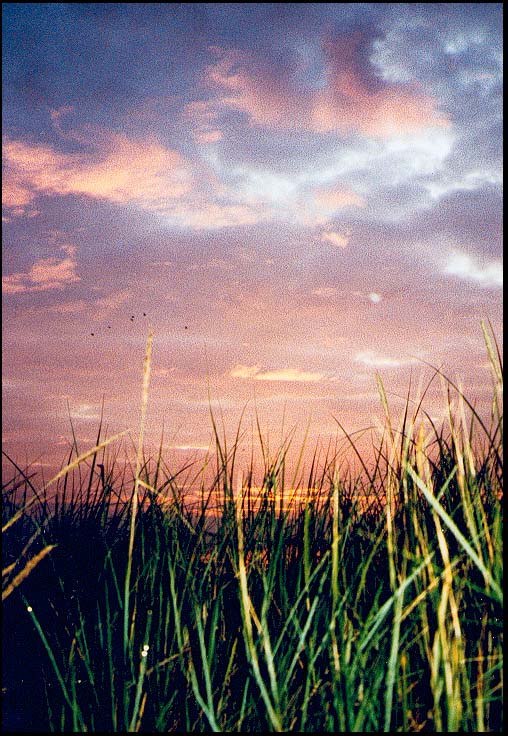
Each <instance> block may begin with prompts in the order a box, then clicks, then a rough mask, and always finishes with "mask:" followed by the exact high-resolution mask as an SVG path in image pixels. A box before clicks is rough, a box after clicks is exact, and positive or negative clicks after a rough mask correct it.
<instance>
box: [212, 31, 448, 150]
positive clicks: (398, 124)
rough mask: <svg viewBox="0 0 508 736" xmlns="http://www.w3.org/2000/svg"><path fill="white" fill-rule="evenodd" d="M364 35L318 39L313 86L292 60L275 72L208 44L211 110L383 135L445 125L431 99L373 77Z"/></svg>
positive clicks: (296, 126) (274, 124)
mask: <svg viewBox="0 0 508 736" xmlns="http://www.w3.org/2000/svg"><path fill="white" fill-rule="evenodd" d="M366 40H368V39H366V37H365V35H364V34H362V33H360V32H357V33H354V34H351V35H349V36H342V37H338V38H336V39H334V40H333V41H331V40H328V41H323V43H322V48H321V54H322V57H323V66H324V73H323V74H322V77H323V79H324V84H320V85H316V88H315V89H304V88H302V87H301V85H298V84H297V81H298V80H297V79H295V78H294V75H293V77H292V76H291V70H292V65H291V64H287V65H286V67H285V68H284V71H283V72H281V71H280V69H277V70H276V71H275V70H274V68H273V67H269V66H268V65H267V64H262V63H260V62H256V61H255V60H254V58H253V57H252V56H249V55H248V54H246V53H245V52H241V51H239V50H237V49H233V50H224V49H221V48H218V47H212V48H211V51H212V53H213V54H214V55H215V56H216V57H217V60H216V61H215V62H214V63H212V64H210V65H209V66H208V67H207V68H206V70H205V84H206V85H208V86H209V87H210V88H212V89H215V90H217V93H218V95H219V96H218V97H216V98H215V100H214V102H215V105H216V108H217V109H218V110H221V109H222V110H227V109H229V110H235V111H238V112H243V113H245V114H246V115H247V116H248V118H249V121H250V123H251V124H253V125H259V126H263V127H267V128H278V129H281V130H302V131H308V132H314V133H340V134H348V133H357V134H360V135H362V136H367V137H373V138H390V137H393V136H400V135H404V134H407V133H414V132H415V131H420V130H422V129H425V128H428V127H446V126H448V125H449V121H448V119H447V117H446V116H445V115H444V114H442V113H440V112H439V111H438V110H437V100H436V99H435V98H434V97H432V96H431V95H429V94H426V93H424V92H423V91H421V90H420V89H418V88H417V87H416V85H414V84H407V83H402V82H388V81H386V82H381V81H380V80H379V79H377V80H375V83H374V82H373V80H374V75H373V67H371V66H370V64H369V66H365V61H363V58H364V48H363V47H364V46H365V42H366ZM362 64H363V67H362ZM369 75H370V79H369Z"/></svg>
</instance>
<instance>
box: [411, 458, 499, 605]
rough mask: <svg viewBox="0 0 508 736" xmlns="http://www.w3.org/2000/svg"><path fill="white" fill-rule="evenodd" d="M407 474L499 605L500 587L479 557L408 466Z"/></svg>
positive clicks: (487, 591) (487, 592)
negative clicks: (474, 567)
mask: <svg viewBox="0 0 508 736" xmlns="http://www.w3.org/2000/svg"><path fill="white" fill-rule="evenodd" d="M406 469H407V472H408V473H409V474H410V476H411V478H412V479H413V481H414V482H415V483H416V485H417V486H418V488H419V489H420V490H421V492H422V493H423V495H424V496H425V498H426V499H427V501H428V502H429V504H430V505H431V506H432V508H433V509H434V511H435V512H436V513H437V515H438V516H439V517H440V518H441V519H442V521H443V522H444V523H445V524H446V526H447V527H448V529H449V530H450V531H451V533H452V534H453V536H454V537H455V539H456V540H457V542H458V543H459V544H460V545H461V546H462V548H463V549H464V551H465V552H466V554H467V555H468V556H469V558H470V559H471V560H472V561H473V562H474V564H475V565H476V567H477V568H478V570H479V571H480V572H481V574H482V575H483V579H484V580H485V585H486V586H487V588H491V589H492V593H493V594H494V595H492V594H491V593H490V592H489V590H486V591H485V592H486V594H489V595H491V597H493V598H494V599H495V600H497V601H498V602H499V603H502V602H503V591H502V589H501V588H500V586H499V585H498V584H497V583H496V581H495V580H494V579H493V577H492V575H491V573H490V571H489V570H488V569H487V568H486V567H485V565H484V563H483V561H482V560H481V559H480V557H479V556H478V555H477V553H476V552H475V550H474V549H473V548H472V546H471V545H470V544H469V542H468V541H467V539H466V538H465V537H464V535H463V534H462V532H461V531H460V529H459V528H458V527H457V525H456V524H455V522H454V521H453V519H452V518H451V517H450V516H449V515H448V514H447V513H446V511H445V510H444V508H443V507H442V506H441V504H440V503H439V501H437V499H436V498H435V497H434V496H433V494H432V493H431V492H430V491H429V489H428V488H427V486H426V485H425V483H424V482H423V481H422V479H421V478H420V477H419V476H418V475H417V474H416V473H415V472H414V470H413V468H412V467H411V466H410V465H407V466H406ZM455 472H456V468H454V470H453V473H455Z"/></svg>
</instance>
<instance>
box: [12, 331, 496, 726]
mask: <svg viewBox="0 0 508 736" xmlns="http://www.w3.org/2000/svg"><path fill="white" fill-rule="evenodd" d="M484 333H485V337H486V343H487V352H488V356H489V359H490V362H491V365H492V375H493V402H492V412H491V417H490V419H489V420H488V421H485V419H482V418H480V416H479V415H478V414H477V412H476V411H475V409H474V407H473V406H472V405H471V404H469V402H468V400H467V398H466V397H464V396H462V394H461V393H460V391H459V390H458V388H457V387H455V386H454V385H453V384H451V383H450V381H448V380H447V379H444V378H443V381H445V386H446V392H445V393H446V394H447V397H448V398H447V408H448V410H449V411H448V418H447V420H446V421H445V422H444V423H443V425H442V426H439V427H438V426H436V424H435V423H433V422H432V421H431V420H430V418H429V417H428V416H427V415H426V414H425V405H424V402H423V403H421V404H420V403H419V404H418V405H417V409H415V410H412V409H411V408H410V407H411V404H410V402H409V400H408V402H407V405H406V410H405V412H404V414H403V416H402V418H401V419H400V421H399V422H398V424H397V425H396V426H395V424H394V423H393V422H392V419H391V416H390V410H389V405H388V401H387V398H386V395H385V392H384V389H383V386H382V383H381V382H379V391H380V401H381V404H382V406H383V409H384V412H385V417H386V426H385V431H384V434H383V437H382V439H381V440H380V441H379V443H378V445H377V446H376V447H374V448H373V451H372V456H373V457H374V461H373V462H372V461H370V462H369V463H367V461H366V460H364V459H363V458H362V456H361V454H360V452H359V450H358V449H357V448H356V447H355V444H354V440H353V439H352V438H351V450H352V452H357V453H358V456H359V457H358V459H359V462H360V465H361V466H362V468H363V469H362V472H361V473H359V474H358V476H357V477H353V476H351V474H350V473H346V472H345V471H344V470H342V471H341V467H339V466H338V463H337V462H336V459H335V458H334V457H330V458H325V459H324V460H322V461H320V462H319V461H318V457H317V454H316V456H315V458H314V460H315V461H314V462H312V463H311V465H310V469H309V470H308V472H307V476H306V478H305V483H300V484H299V486H298V487H297V488H294V487H288V482H287V479H286V472H285V459H286V452H287V445H284V446H283V447H281V448H280V450H279V451H278V452H277V453H276V454H275V455H274V456H269V455H268V452H267V451H266V448H264V447H263V443H262V439H261V432H260V435H259V440H260V444H261V456H262V460H263V464H264V474H263V475H264V477H263V480H262V482H261V483H257V484H256V485H255V484H254V481H253V476H254V472H253V467H252V465H251V466H250V467H242V466H241V464H240V461H239V458H238V456H237V448H238V437H239V433H238V435H237V442H236V443H233V446H231V447H226V444H225V441H224V440H223V439H221V437H220V436H219V432H218V431H217V427H216V425H215V423H214V420H213V418H212V426H213V430H214V433H215V437H216V454H215V458H214V459H213V463H214V468H215V477H214V480H213V481H212V482H211V483H209V484H208V485H205V472H204V468H203V472H202V473H201V474H200V472H199V469H197V470H195V469H194V470H193V472H194V476H193V478H194V484H195V486H196V487H198V489H199V492H198V493H196V494H194V495H192V496H189V495H188V493H186V492H185V484H184V483H183V478H186V474H185V473H180V472H179V470H181V469H178V468H177V469H171V468H169V467H168V466H167V465H166V463H165V462H164V459H163V458H162V456H161V454H159V455H158V456H156V457H155V458H149V459H147V458H145V457H144V455H143V434H144V416H145V412H146V404H147V401H148V392H149V373H150V350H151V337H150V338H149V344H148V347H147V355H146V358H145V367H144V381H143V399H142V415H143V419H142V422H141V430H140V437H139V444H138V454H137V462H136V468H135V471H134V473H133V477H131V478H129V477H128V476H127V474H126V472H125V470H124V469H121V468H120V467H119V466H118V464H117V463H116V462H115V455H114V454H113V453H112V448H114V446H115V443H117V441H118V437H116V438H112V439H111V440H108V439H103V438H102V436H101V430H99V434H98V439H97V446H96V447H95V448H93V449H91V450H90V451H88V452H87V453H84V454H83V455H82V456H80V457H74V456H73V457H70V458H69V463H68V464H67V465H66V467H65V468H63V469H62V471H60V473H59V474H58V476H57V477H55V478H54V479H52V480H51V481H50V482H48V483H46V485H45V486H44V487H43V488H37V487H36V486H35V485H34V484H33V479H32V478H31V477H29V476H28V475H27V474H26V473H24V472H23V471H22V470H21V469H20V468H17V467H14V466H13V476H12V480H11V481H10V482H9V483H7V485H6V486H5V487H4V489H3V524H4V526H3V529H4V532H3V554H4V561H3V567H4V574H3V600H4V605H3V614H4V620H3V663H4V681H3V688H4V689H3V693H4V706H3V708H4V728H5V729H6V730H17V731H30V730H32V731H36V730H38V731H44V730H53V731H60V732H61V731H92V732H93V731H101V730H104V731H109V732H125V731H148V732H149V731H152V732H153V731H187V732H193V731H196V732H200V731H202V732H206V731H208V732H209V731H230V732H235V731H236V732H249V731H254V732H256V731H257V732H261V731H265V730H268V731H276V732H280V731H295V732H313V731H329V732H334V731H335V732H337V731H339V732H347V731H353V732H354V731H402V732H410V731H422V730H423V731H479V732H481V731H499V730H500V729H501V726H502V541H501V532H502V408H501V403H500V397H501V393H500V386H501V381H502V375H501V364H500V359H499V355H498V353H497V352H496V350H495V348H494V346H493V342H492V340H491V338H490V336H489V334H488V333H487V331H486V330H484ZM437 377H438V378H439V376H437ZM211 462H212V460H210V463H211ZM208 470H209V468H208ZM206 477H207V476H206Z"/></svg>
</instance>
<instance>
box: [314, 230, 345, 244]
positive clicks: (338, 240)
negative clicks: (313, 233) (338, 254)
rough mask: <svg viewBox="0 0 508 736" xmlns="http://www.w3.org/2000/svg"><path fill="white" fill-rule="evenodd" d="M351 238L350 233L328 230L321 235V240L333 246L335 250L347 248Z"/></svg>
mask: <svg viewBox="0 0 508 736" xmlns="http://www.w3.org/2000/svg"><path fill="white" fill-rule="evenodd" d="M350 237H351V233H350V232H349V231H347V232H337V231H335V230H327V231H325V232H323V233H321V237H320V240H321V242H323V243H329V244H330V245H333V246H334V247H335V248H347V246H348V245H349V239H350Z"/></svg>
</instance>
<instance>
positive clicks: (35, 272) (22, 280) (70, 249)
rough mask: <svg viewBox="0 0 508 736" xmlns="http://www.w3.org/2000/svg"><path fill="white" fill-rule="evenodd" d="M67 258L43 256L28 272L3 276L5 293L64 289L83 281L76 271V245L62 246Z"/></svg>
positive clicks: (3, 290)
mask: <svg viewBox="0 0 508 736" xmlns="http://www.w3.org/2000/svg"><path fill="white" fill-rule="evenodd" d="M61 250H64V252H65V253H66V254H67V257H66V258H57V257H50V258H41V259H40V260H38V261H36V262H35V263H34V265H33V266H32V267H31V269H30V270H29V271H28V273H22V272H20V273H13V274H9V275H8V276H3V277H2V292H3V293H4V294H21V293H25V292H32V291H50V290H52V289H64V288H65V287H66V286H68V285H69V284H73V283H75V282H77V281H81V278H80V277H79V276H78V274H77V273H76V259H75V247H74V246H62V248H61Z"/></svg>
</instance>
